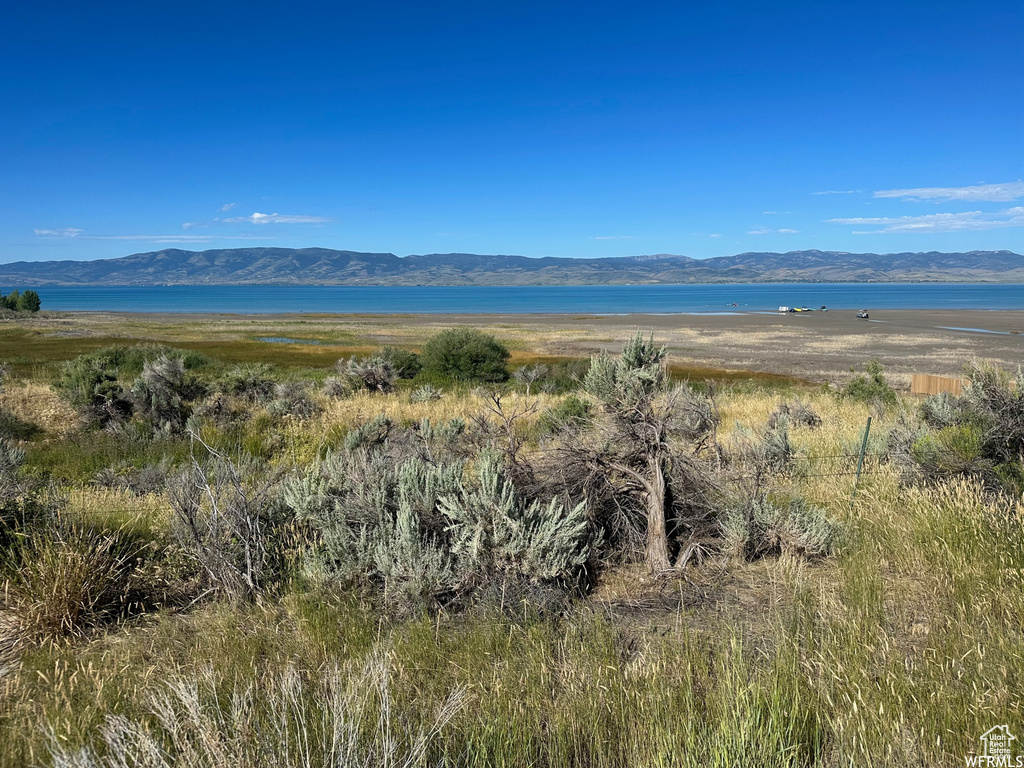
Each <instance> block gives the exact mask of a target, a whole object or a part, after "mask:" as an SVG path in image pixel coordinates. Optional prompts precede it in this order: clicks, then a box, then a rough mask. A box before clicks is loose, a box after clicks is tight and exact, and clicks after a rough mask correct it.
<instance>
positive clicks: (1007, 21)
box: [0, 0, 1024, 262]
mask: <svg viewBox="0 0 1024 768" xmlns="http://www.w3.org/2000/svg"><path fill="white" fill-rule="evenodd" d="M0 65H2V72H3V77H2V79H0V261H3V262H7V261H15V260H20V259H27V260H39V259H54V258H62V259H63V258H68V259H85V258H98V257H112V256H122V255H125V254H128V253H134V252H139V251H148V250H156V249H159V248H164V247H180V248H187V249H190V250H202V249H205V248H223V247H240V246H252V245H279V246H290V247H304V246H314V245H315V246H325V247H331V248H347V249H353V250H363V251H390V252H393V253H396V254H399V255H405V254H409V253H430V252H451V251H463V252H475V253H517V254H523V255H527V256H622V255H633V254H649V253H681V254H686V255H690V256H695V257H707V256H718V255H726V254H731V253H737V252H741V251H749V250H771V251H786V250H795V249H803V248H820V249H828V250H845V251H875V252H885V251H907V250H913V251H918V250H971V249H997V248H1008V249H1011V250H1016V251H1018V252H1024V3H1022V2H1020V0H1013V1H1010V2H986V1H985V0H979V1H978V2H962V1H960V2H934V1H929V2H899V1H898V0H887V1H886V2H873V1H871V0H869V1H868V2H850V1H849V0H846V1H845V2H810V3H781V2H777V1H775V2H765V3H732V4H727V3H712V2H701V3H681V2H664V3H645V2H628V3H626V2H623V3H602V2H586V3H568V2H551V1H550V0H549V1H548V2H543V3H541V2H538V3H531V2H518V3H501V4H499V3H489V2H465V3H456V2H444V1H443V0H435V1H434V2H429V3H425V2H411V3H387V2H383V3H352V2H335V3H331V4H325V5H323V6H319V7H318V6H313V5H309V4H303V3H292V4H287V3H274V4H265V3H256V2H247V3H238V4H226V3H212V4H194V5H193V4H190V3H144V2H136V3H75V4H67V5H66V6H63V7H62V6H61V5H60V4H48V3H30V2H20V3H14V2H11V3H5V4H4V8H3V10H0ZM826 193H827V194H826Z"/></svg>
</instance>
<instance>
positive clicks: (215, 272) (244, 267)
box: [0, 248, 1024, 287]
mask: <svg viewBox="0 0 1024 768" xmlns="http://www.w3.org/2000/svg"><path fill="white" fill-rule="evenodd" d="M730 282H731V283H751V282H755V283H756V282H1000V283H1018V282H1020V283H1024V256H1022V255H1020V254H1017V253H1013V252H1012V251H1006V250H1002V251H967V252H958V253H946V252H940V251H926V252H910V251H907V252H901V253H889V254H876V253H849V252H845V251H820V250H803V251H788V252H786V253H777V252H771V251H748V252H745V253H739V254H735V255H733V256H718V257H714V258H709V259H694V258H691V257H689V256H682V255H675V254H652V255H643V256H622V257H608V258H581V259H574V258H565V257H554V256H546V257H536V258H534V257H527V256H516V255H502V254H499V255H482V254H472V253H431V254H414V255H410V256H404V257H399V256H396V255H395V254H393V253H373V252H361V251H348V250H334V249H330V248H220V249H210V250H206V251H186V250H182V249H177V248H166V249H163V250H160V251H149V252H145V253H135V254H131V255H129V256H121V257H118V258H113V259H97V260H93V261H45V262H29V261H20V262H12V263H7V264H0V285H18V286H27V287H46V286H51V287H52V286H75V285H81V286H103V285H109V286H113V285H621V284H630V283H642V284H686V283H730Z"/></svg>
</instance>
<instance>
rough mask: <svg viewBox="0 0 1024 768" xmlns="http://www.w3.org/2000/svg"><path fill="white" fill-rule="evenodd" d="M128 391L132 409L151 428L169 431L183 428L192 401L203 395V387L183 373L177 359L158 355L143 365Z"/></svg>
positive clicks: (204, 390) (174, 431) (182, 363)
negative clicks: (132, 404)
mask: <svg viewBox="0 0 1024 768" xmlns="http://www.w3.org/2000/svg"><path fill="white" fill-rule="evenodd" d="M131 394H132V400H133V402H134V404H135V410H136V412H137V413H138V414H139V415H140V416H141V417H142V418H143V419H145V420H146V421H148V422H149V424H150V426H152V428H153V429H154V430H156V431H159V432H166V433H169V434H171V433H177V432H180V431H181V430H182V429H183V428H184V427H185V422H186V421H188V417H189V416H191V415H192V403H193V401H195V400H197V399H199V398H201V397H204V396H205V395H206V387H205V386H203V385H202V384H201V383H200V382H199V381H198V380H197V379H196V378H195V376H193V375H191V374H190V373H188V372H186V370H185V364H184V362H182V360H181V358H175V357H167V356H164V355H162V356H160V357H158V358H157V359H156V360H147V361H146V362H145V363H144V364H143V366H142V373H140V374H139V378H138V379H136V381H135V384H134V385H133V386H132V390H131Z"/></svg>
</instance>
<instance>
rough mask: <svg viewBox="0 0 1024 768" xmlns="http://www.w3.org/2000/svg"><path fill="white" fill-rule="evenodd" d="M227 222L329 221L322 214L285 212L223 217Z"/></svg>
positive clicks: (285, 222)
mask: <svg viewBox="0 0 1024 768" xmlns="http://www.w3.org/2000/svg"><path fill="white" fill-rule="evenodd" d="M224 221H225V222H227V223H228V224H242V223H244V222H248V223H250V224H323V223H325V222H328V221H330V219H326V218H324V217H323V216H303V215H296V214H286V213H259V212H257V213H254V214H253V215H252V216H234V217H232V218H230V219H224Z"/></svg>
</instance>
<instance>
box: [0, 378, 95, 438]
mask: <svg viewBox="0 0 1024 768" xmlns="http://www.w3.org/2000/svg"><path fill="white" fill-rule="evenodd" d="M0 407H3V408H8V409H9V410H11V411H12V412H13V413H14V415H15V416H17V417H18V418H19V419H22V420H24V421H28V422H32V423H33V424H38V425H39V426H40V427H41V428H42V429H44V430H45V431H46V432H47V433H48V434H50V435H52V436H54V437H62V436H64V435H69V434H71V433H72V432H75V431H76V430H78V429H80V427H81V419H80V418H79V416H78V413H77V412H76V411H75V409H74V408H72V407H71V406H70V405H68V403H67V401H65V400H64V399H63V398H61V397H60V396H59V395H58V394H57V393H56V392H54V391H53V390H52V389H51V388H50V387H49V386H47V385H45V384H40V383H37V382H33V381H16V382H11V383H9V384H7V385H5V386H4V388H3V390H2V391H0Z"/></svg>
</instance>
